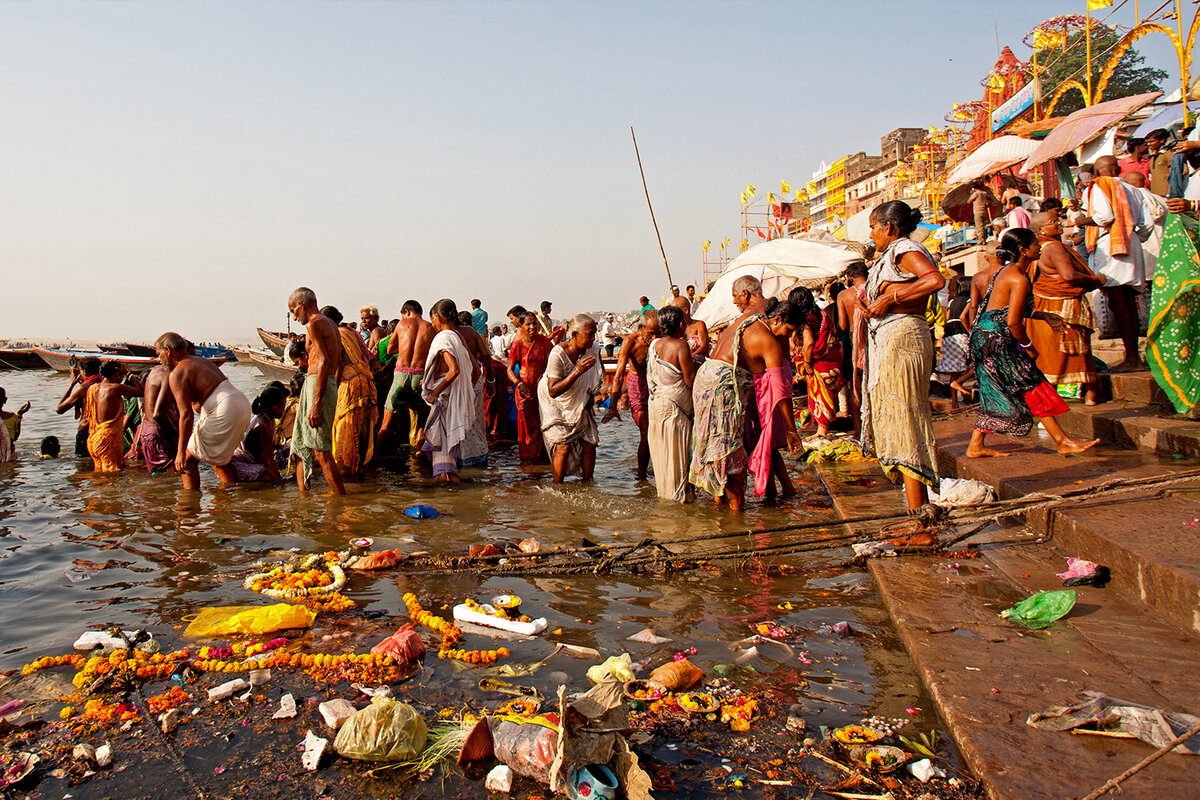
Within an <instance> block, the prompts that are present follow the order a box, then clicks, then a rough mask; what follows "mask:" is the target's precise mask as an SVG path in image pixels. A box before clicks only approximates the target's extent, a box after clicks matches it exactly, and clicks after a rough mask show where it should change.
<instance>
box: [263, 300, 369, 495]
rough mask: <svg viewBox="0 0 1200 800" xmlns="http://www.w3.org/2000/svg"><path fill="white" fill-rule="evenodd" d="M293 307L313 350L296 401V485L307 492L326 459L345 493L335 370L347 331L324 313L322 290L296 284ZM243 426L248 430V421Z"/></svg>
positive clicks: (336, 487)
mask: <svg viewBox="0 0 1200 800" xmlns="http://www.w3.org/2000/svg"><path fill="white" fill-rule="evenodd" d="M288 311H290V312H292V317H293V318H294V319H295V320H296V321H297V322H299V323H300V324H301V325H303V326H304V329H305V338H304V349H305V352H306V353H307V354H308V373H307V375H306V376H305V378H304V389H303V390H302V391H301V392H300V402H299V403H298V404H297V406H296V427H295V429H294V430H293V431H292V452H293V453H295V454H296V455H297V456H298V457H299V459H298V463H297V465H296V486H297V487H298V488H299V490H300V491H302V492H303V491H304V490H305V489H307V488H308V482H309V480H310V479H311V477H312V473H313V472H314V466H315V464H320V465H321V472H322V473H324V475H325V482H326V483H328V484H329V488H330V489H332V490H333V492H334V494H345V493H346V488H345V487H344V486H343V485H342V472H341V470H340V469H338V465H337V462H336V461H335V460H334V458H333V421H334V417H335V416H336V414H337V379H336V377H335V376H336V375H337V370H338V367H339V366H340V365H341V363H342V337H341V335H340V334H338V329H337V325H335V324H334V322H333V320H331V319H329V318H328V317H326V316H324V315H322V314H321V312H320V310H319V307H318V306H317V295H316V293H315V292H313V290H312V289H309V288H308V287H306V286H301V287H300V288H299V289H296V291H294V292H292V294H291V296H290V297H288ZM248 421H249V420H247V422H248ZM242 431H243V433H244V432H245V426H243V428H242ZM314 461H315V464H314Z"/></svg>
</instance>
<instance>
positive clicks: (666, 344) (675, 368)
mask: <svg viewBox="0 0 1200 800" xmlns="http://www.w3.org/2000/svg"><path fill="white" fill-rule="evenodd" d="M701 324H703V323H701ZM686 326H687V314H686V313H685V312H684V311H683V310H682V309H680V308H678V307H677V306H674V305H670V306H667V307H666V308H664V309H662V310H661V311H659V312H658V327H659V331H660V335H659V337H658V338H657V339H655V340H653V341H652V342H650V352H649V354H647V356H646V380H647V383H648V384H649V386H650V400H649V402H648V404H647V411H648V414H649V424H648V429H647V431H646V438H647V441H648V442H649V443H650V462H651V463H652V464H653V465H654V485H655V486H656V487H657V488H658V496H659V497H660V498H662V499H663V500H674V501H675V502H676V503H682V502H684V501H686V500H687V496H688V466H689V464H690V463H691V459H692V415H693V411H692V382H693V381H694V380H695V378H696V362H695V361H694V360H693V358H692V350H691V348H690V347H689V342H688V340H687V338H685V337H686V334H687V327H686Z"/></svg>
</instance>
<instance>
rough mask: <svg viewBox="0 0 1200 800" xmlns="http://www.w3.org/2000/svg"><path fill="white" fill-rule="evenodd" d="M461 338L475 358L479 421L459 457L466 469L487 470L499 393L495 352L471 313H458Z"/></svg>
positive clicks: (473, 384)
mask: <svg viewBox="0 0 1200 800" xmlns="http://www.w3.org/2000/svg"><path fill="white" fill-rule="evenodd" d="M458 336H459V338H460V339H461V340H462V343H463V347H465V348H467V352H468V353H469V354H470V355H471V361H472V363H473V364H474V365H475V368H474V369H472V370H471V391H472V396H473V397H474V398H475V417H474V419H475V422H474V424H472V426H471V433H470V435H469V436H467V439H466V441H464V442H463V443H462V446H461V447H460V448H459V449H458V458H459V463H460V465H461V466H464V467H486V466H487V457H488V440H487V435H488V424H487V406H488V400H489V398H490V397H491V396H493V395H494V393H495V391H496V380H495V377H494V375H493V373H492V351H491V350H490V349H489V348H488V343H487V339H486V338H484V337H483V336H480V335H479V332H478V331H477V330H475V327H474V325H473V324H472V318H471V315H470V313H468V312H466V311H460V312H458Z"/></svg>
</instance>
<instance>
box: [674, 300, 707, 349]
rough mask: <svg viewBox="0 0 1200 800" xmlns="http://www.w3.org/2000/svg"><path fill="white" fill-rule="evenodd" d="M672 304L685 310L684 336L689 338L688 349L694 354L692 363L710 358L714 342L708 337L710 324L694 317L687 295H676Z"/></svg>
mask: <svg viewBox="0 0 1200 800" xmlns="http://www.w3.org/2000/svg"><path fill="white" fill-rule="evenodd" d="M671 305H673V306H675V307H676V308H678V309H679V310H680V311H682V312H683V337H684V339H686V340H687V346H688V351H689V352H690V353H691V354H692V363H693V364H701V363H703V361H704V359H706V358H708V353H709V351H710V350H712V342H711V341H709V338H708V325H706V324H704V321H703V320H698V319H693V318H692V304H691V302H689V301H688V299H687V298H686V297H676V298H675V299H673V300H672V301H671Z"/></svg>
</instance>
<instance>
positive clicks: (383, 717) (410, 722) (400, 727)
mask: <svg viewBox="0 0 1200 800" xmlns="http://www.w3.org/2000/svg"><path fill="white" fill-rule="evenodd" d="M426 734H427V730H426V728H425V720H424V719H422V718H421V715H420V714H418V713H417V712H416V710H415V709H414V708H413V707H412V706H410V705H409V704H408V703H401V702H398V701H396V700H393V699H392V698H390V697H376V698H374V699H373V700H371V705H369V706H367V707H366V708H363V709H359V710H358V711H356V712H354V716H352V717H350V719H348V720H346V722H345V723H344V724H343V725H342V727H341V729H340V730H339V731H338V735H337V738H336V739H335V740H334V742H333V749H334V750H337V752H338V755H340V756H342V757H343V758H354V759H358V760H359V761H411V760H413V759H414V758H416V757H417V756H419V755H421V753H423V752H425V744H426Z"/></svg>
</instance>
